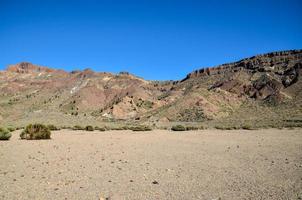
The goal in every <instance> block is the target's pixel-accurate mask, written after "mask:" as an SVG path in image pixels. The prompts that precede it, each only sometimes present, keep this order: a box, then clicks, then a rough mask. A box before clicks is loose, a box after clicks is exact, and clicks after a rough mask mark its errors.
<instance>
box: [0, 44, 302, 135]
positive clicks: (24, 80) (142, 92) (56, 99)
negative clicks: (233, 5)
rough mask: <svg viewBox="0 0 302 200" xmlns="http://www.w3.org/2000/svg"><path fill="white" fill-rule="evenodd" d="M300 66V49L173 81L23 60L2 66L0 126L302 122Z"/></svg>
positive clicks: (278, 124)
mask: <svg viewBox="0 0 302 200" xmlns="http://www.w3.org/2000/svg"><path fill="white" fill-rule="evenodd" d="M159 73H160V72H159ZM171 73H176V72H173V71H171ZM301 74H302V50H291V51H280V52H272V53H267V54H263V55H257V56H254V57H250V58H246V59H243V60H240V61H238V62H234V63H228V64H223V65H219V66H215V67H211V68H207V67H203V68H201V69H199V70H196V71H194V72H191V73H189V74H188V75H187V76H185V77H184V78H183V79H182V80H174V81H150V80H144V79H143V78H140V77H137V76H135V75H133V74H130V73H128V72H120V73H119V74H112V73H107V72H94V71H92V70H90V69H86V70H83V71H71V72H66V71H63V70H58V69H52V68H49V67H42V66H38V65H35V64H31V63H28V62H22V63H18V64H15V65H10V66H8V67H7V69H6V70H4V71H0V126H13V127H18V126H21V127H24V126H26V125H27V124H29V123H35V122H40V123H44V124H54V125H56V126H69V127H73V126H75V125H81V126H86V125H93V126H103V125H104V123H111V122H113V123H115V124H117V123H118V124H125V123H130V124H146V125H149V126H153V127H156V128H161V127H168V128H169V127H170V124H171V123H174V122H184V123H197V124H199V125H200V124H203V126H207V127H215V126H221V127H222V128H224V127H225V128H226V129H228V128H230V127H231V128H232V127H237V128H238V127H239V128H240V127H243V126H250V127H251V126H252V127H253V128H267V127H301V126H302V80H301Z"/></svg>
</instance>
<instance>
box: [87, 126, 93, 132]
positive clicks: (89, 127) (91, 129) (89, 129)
mask: <svg viewBox="0 0 302 200" xmlns="http://www.w3.org/2000/svg"><path fill="white" fill-rule="evenodd" d="M85 130H86V131H94V128H93V126H90V125H88V126H86V127H85Z"/></svg>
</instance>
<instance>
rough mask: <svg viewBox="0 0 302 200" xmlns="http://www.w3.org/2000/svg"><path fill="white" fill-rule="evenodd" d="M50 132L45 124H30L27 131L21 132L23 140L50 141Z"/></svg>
mask: <svg viewBox="0 0 302 200" xmlns="http://www.w3.org/2000/svg"><path fill="white" fill-rule="evenodd" d="M50 134H51V132H50V130H49V129H48V128H47V126H45V125H43V124H29V125H28V126H26V128H25V130H24V131H22V132H21V134H20V137H21V139H26V140H40V139H50Z"/></svg>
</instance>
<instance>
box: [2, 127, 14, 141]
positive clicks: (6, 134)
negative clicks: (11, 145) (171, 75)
mask: <svg viewBox="0 0 302 200" xmlns="http://www.w3.org/2000/svg"><path fill="white" fill-rule="evenodd" d="M11 136H12V134H11V133H10V132H9V131H8V130H7V129H5V128H1V127H0V140H9V139H10V137H11Z"/></svg>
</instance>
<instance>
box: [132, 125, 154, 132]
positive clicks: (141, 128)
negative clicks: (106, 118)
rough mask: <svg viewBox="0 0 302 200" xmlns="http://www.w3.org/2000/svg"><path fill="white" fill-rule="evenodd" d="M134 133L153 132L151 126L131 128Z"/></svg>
mask: <svg viewBox="0 0 302 200" xmlns="http://www.w3.org/2000/svg"><path fill="white" fill-rule="evenodd" d="M129 129H130V130H132V131H152V128H150V127H149V126H133V127H130V128H129Z"/></svg>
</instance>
